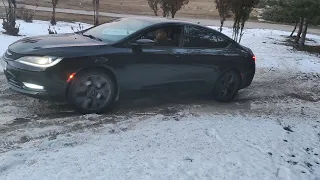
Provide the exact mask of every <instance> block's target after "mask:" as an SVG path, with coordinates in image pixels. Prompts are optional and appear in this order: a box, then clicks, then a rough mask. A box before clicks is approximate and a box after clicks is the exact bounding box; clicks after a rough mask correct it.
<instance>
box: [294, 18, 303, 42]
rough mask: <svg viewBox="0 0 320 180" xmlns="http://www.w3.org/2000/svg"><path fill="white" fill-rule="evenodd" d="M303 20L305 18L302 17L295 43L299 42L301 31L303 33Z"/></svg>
mask: <svg viewBox="0 0 320 180" xmlns="http://www.w3.org/2000/svg"><path fill="white" fill-rule="evenodd" d="M303 20H304V19H303V18H300V22H299V30H298V33H297V37H296V40H295V43H298V42H299V40H300V37H301V33H302V28H303Z"/></svg>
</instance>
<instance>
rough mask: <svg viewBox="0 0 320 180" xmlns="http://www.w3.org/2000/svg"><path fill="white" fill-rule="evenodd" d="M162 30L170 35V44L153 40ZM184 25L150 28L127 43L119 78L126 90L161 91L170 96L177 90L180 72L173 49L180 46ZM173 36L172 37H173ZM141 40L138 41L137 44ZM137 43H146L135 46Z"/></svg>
mask: <svg viewBox="0 0 320 180" xmlns="http://www.w3.org/2000/svg"><path fill="white" fill-rule="evenodd" d="M160 29H165V30H166V31H167V32H169V36H170V39H172V42H173V43H172V44H170V43H165V44H157V43H153V42H152V41H154V40H155V38H156V37H155V36H156V32H157V31H158V30H160ZM182 32H183V26H180V25H169V26H160V27H156V28H152V29H150V30H149V31H146V32H145V33H142V34H140V35H139V36H137V37H136V38H134V39H132V40H130V41H129V42H128V43H127V45H126V47H128V54H127V55H126V56H127V59H128V60H127V62H126V65H125V66H126V67H125V68H124V71H125V73H122V74H121V75H122V76H124V77H119V79H120V80H121V81H123V82H121V84H126V88H125V89H129V90H139V91H140V92H146V91H149V90H150V92H153V93H154V92H156V91H159V92H162V93H171V92H175V91H176V90H177V87H179V81H180V75H181V71H180V69H179V67H178V65H179V64H180V63H179V61H177V57H178V55H177V54H176V53H175V49H179V46H181V34H182ZM172 33H173V34H172ZM139 40H140V41H139ZM137 42H145V43H142V44H137Z"/></svg>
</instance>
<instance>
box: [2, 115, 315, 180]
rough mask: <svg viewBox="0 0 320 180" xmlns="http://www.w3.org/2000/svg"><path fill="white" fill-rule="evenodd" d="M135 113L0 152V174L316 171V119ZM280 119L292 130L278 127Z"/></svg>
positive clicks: (308, 175) (298, 175) (115, 176)
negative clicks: (136, 119) (135, 117)
mask: <svg viewBox="0 0 320 180" xmlns="http://www.w3.org/2000/svg"><path fill="white" fill-rule="evenodd" d="M141 119H144V121H142V122H140V123H137V124H134V125H132V124H131V123H130V122H128V123H127V124H126V126H124V123H122V124H121V127H122V128H120V127H119V126H120V125H119V124H114V125H108V127H106V128H105V129H96V130H93V132H84V133H81V134H73V135H72V136H58V138H57V139H55V140H41V141H33V142H30V143H27V144H25V145H24V146H23V148H22V149H18V150H14V151H11V152H8V153H6V154H0V172H1V173H0V179H3V180H7V179H15V180H23V179H26V178H27V179H28V180H38V179H42V180H46V179H48V180H55V179H57V180H58V179H59V180H64V179H66V180H69V179H79V180H80V179H92V180H96V179H101V180H102V179H108V180H122V179H139V180H143V179H164V180H167V179H181V180H185V179H227V180H232V179H234V180H258V179H259V180H275V179H281V180H302V179H305V180H306V179H310V180H311V179H317V178H320V166H319V162H320V156H319V154H320V147H319V136H318V135H317V133H318V132H319V130H318V129H317V128H315V127H314V126H317V125H319V123H317V122H316V121H308V120H304V121H301V120H300V119H297V118H291V119H282V120H277V119H276V118H275V119H273V118H252V117H251V118H248V117H243V116H220V115H209V114H206V115H200V116H197V117H195V116H187V117H184V118H181V119H180V121H175V120H174V119H170V118H169V119H168V118H164V116H162V115H157V116H154V117H149V118H145V117H144V118H141ZM164 119H165V120H164ZM287 123H288V124H291V125H292V126H293V127H292V128H291V130H292V131H294V132H289V131H286V130H284V126H285V124H287ZM280 124H282V125H280Z"/></svg>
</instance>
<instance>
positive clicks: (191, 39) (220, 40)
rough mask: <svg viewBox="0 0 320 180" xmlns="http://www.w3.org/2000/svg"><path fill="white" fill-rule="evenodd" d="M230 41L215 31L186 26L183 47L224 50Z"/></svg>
mask: <svg viewBox="0 0 320 180" xmlns="http://www.w3.org/2000/svg"><path fill="white" fill-rule="evenodd" d="M230 43H231V42H230V41H229V40H228V39H226V38H225V37H223V36H222V35H220V34H219V33H217V32H215V31H210V30H208V29H205V28H201V27H196V26H186V28H185V37H184V45H183V46H184V47H193V48H226V47H228V46H229V45H230Z"/></svg>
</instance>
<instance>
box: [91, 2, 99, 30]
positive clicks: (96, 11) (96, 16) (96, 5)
mask: <svg viewBox="0 0 320 180" xmlns="http://www.w3.org/2000/svg"><path fill="white" fill-rule="evenodd" d="M92 6H93V12H94V14H93V18H94V19H93V21H94V22H93V23H94V25H95V26H97V25H99V8H100V2H99V0H92Z"/></svg>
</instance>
